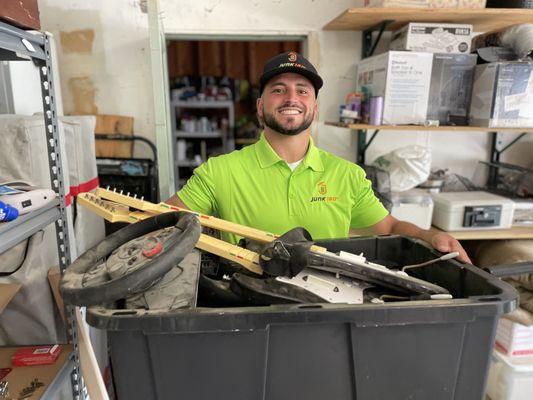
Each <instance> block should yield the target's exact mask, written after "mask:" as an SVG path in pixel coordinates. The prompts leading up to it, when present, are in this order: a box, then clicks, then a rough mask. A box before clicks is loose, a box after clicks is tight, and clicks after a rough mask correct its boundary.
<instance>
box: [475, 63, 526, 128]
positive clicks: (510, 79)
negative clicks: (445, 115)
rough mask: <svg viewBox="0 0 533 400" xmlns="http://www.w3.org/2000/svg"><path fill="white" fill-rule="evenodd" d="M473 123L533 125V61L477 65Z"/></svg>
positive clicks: (488, 125) (515, 125)
mask: <svg viewBox="0 0 533 400" xmlns="http://www.w3.org/2000/svg"><path fill="white" fill-rule="evenodd" d="M469 123H470V125H473V126H486V127H489V128H495V127H501V128H503V127H533V63H528V62H496V63H489V64H480V65H477V66H476V69H475V75H474V86H473V89H472V100H471V104H470V112H469Z"/></svg>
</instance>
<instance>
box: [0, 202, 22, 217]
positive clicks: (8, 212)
mask: <svg viewBox="0 0 533 400" xmlns="http://www.w3.org/2000/svg"><path fill="white" fill-rule="evenodd" d="M18 216H19V212H18V210H17V209H16V208H15V207H13V206H10V205H9V204H6V203H4V202H3V201H0V221H2V222H9V221H13V220H14V219H15V218H17V217H18Z"/></svg>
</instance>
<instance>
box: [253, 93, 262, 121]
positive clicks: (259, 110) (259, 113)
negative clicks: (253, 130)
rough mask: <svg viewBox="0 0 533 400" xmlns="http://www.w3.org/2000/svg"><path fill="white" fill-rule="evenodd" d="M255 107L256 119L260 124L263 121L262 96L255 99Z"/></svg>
mask: <svg viewBox="0 0 533 400" xmlns="http://www.w3.org/2000/svg"><path fill="white" fill-rule="evenodd" d="M255 106H256V108H257V117H258V118H259V121H260V122H262V121H263V96H260V97H259V98H258V99H257V101H256V103H255Z"/></svg>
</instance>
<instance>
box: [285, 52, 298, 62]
mask: <svg viewBox="0 0 533 400" xmlns="http://www.w3.org/2000/svg"><path fill="white" fill-rule="evenodd" d="M287 56H288V59H289V61H290V62H295V61H296V59H297V58H298V55H297V54H296V53H295V52H294V51H291V52H290V53H289V54H288V55H287Z"/></svg>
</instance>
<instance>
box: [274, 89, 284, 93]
mask: <svg viewBox="0 0 533 400" xmlns="http://www.w3.org/2000/svg"><path fill="white" fill-rule="evenodd" d="M281 92H282V90H281V89H280V88H277V89H273V90H272V93H281Z"/></svg>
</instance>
